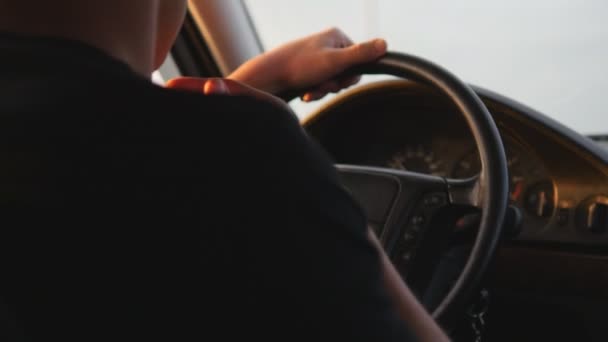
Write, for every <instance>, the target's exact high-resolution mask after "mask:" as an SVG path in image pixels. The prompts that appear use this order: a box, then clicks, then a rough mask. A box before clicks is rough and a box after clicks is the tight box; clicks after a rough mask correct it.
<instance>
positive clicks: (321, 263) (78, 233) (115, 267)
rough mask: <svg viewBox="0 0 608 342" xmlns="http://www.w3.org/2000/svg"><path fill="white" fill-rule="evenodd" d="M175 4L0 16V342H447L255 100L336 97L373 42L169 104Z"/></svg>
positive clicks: (65, 5) (15, 8)
mask: <svg viewBox="0 0 608 342" xmlns="http://www.w3.org/2000/svg"><path fill="white" fill-rule="evenodd" d="M185 7H186V1H182V0H129V1H124V0H105V1H93V0H78V1H73V0H54V1H43V0H38V1H27V2H25V1H22V0H0V32H1V33H0V51H1V53H0V114H1V115H0V137H1V138H0V160H1V165H2V167H1V170H0V184H1V188H0V189H1V191H0V208H1V210H2V229H1V230H0V272H1V273H0V274H2V277H1V280H0V340H2V341H9V340H28V341H29V340H51V339H58V340H64V341H65V340H79V341H80V340H82V341H86V340H127V339H128V340H144V339H150V338H156V339H158V338H163V339H171V340H203V339H205V338H207V339H210V338H213V337H214V336H217V337H215V338H214V339H221V340H232V339H234V338H236V337H238V336H246V337H247V338H248V339H256V338H259V337H262V338H266V339H275V338H281V339H285V340H330V339H332V338H335V339H338V340H366V341H404V340H408V339H410V338H416V339H419V340H434V341H439V340H444V339H446V337H445V335H444V334H443V333H442V332H441V330H440V329H439V328H438V327H437V325H436V324H435V323H434V322H433V320H432V319H431V318H430V317H429V315H428V314H427V313H426V312H425V311H424V309H422V308H421V306H420V305H419V304H418V303H417V302H416V300H415V299H414V297H413V296H412V295H411V293H410V292H409V290H408V289H407V288H406V287H405V285H404V284H403V283H402V282H401V280H400V279H399V277H398V275H397V274H396V272H395V271H394V269H393V268H392V266H391V265H390V262H388V260H387V258H386V256H385V255H384V254H383V252H382V251H381V249H380V247H379V245H378V244H377V241H376V240H375V238H374V237H373V236H372V235H371V234H370V233H369V232H368V231H367V229H366V222H365V218H364V216H363V214H362V212H361V211H360V209H359V208H358V207H357V206H356V205H355V203H353V201H352V199H351V198H350V197H349V196H348V195H347V194H346V193H345V191H344V190H343V189H342V188H341V186H340V185H339V184H338V180H337V177H336V173H335V169H334V168H333V166H332V165H331V163H330V162H329V160H327V158H326V157H325V156H324V155H323V154H322V153H321V151H319V150H318V149H317V148H316V147H315V146H314V145H313V144H311V142H310V141H309V140H308V139H307V137H306V136H305V134H304V133H303V132H302V130H301V128H300V127H299V125H298V122H297V120H296V119H295V118H294V117H293V115H291V114H290V113H288V112H287V111H285V110H284V109H282V108H280V107H279V106H277V105H275V103H271V102H269V101H264V100H260V99H259V97H266V98H269V99H271V100H272V101H274V99H273V98H272V97H269V95H267V94H266V93H265V92H272V93H275V94H276V93H278V92H282V91H285V90H289V89H311V91H310V92H309V93H307V94H306V95H304V97H305V99H307V100H314V99H317V98H320V97H322V96H323V95H324V94H325V93H327V92H331V91H336V90H339V89H341V88H343V87H345V86H348V85H350V84H352V83H354V82H356V80H353V79H350V80H336V79H333V78H334V77H335V75H337V74H339V73H340V72H341V71H343V70H344V69H346V68H348V67H350V66H353V65H356V64H358V63H363V62H368V61H372V60H374V59H376V58H378V57H379V56H381V55H382V54H384V53H385V51H386V44H385V43H384V41H382V40H374V41H370V42H365V43H362V44H352V42H350V41H349V40H348V38H347V37H346V36H345V35H343V34H342V33H341V32H339V31H337V30H329V31H326V32H322V33H319V34H316V35H313V36H311V37H308V38H304V39H302V40H299V41H296V42H293V43H291V44H288V45H285V46H283V47H281V48H279V49H277V50H275V51H271V52H269V53H267V54H265V55H262V56H260V57H257V58H255V59H253V60H251V61H249V62H248V63H246V64H245V65H244V66H242V67H241V68H240V69H238V70H237V71H236V72H235V73H234V74H233V75H231V76H230V77H229V79H230V80H218V79H214V80H211V81H210V82H208V83H204V88H205V92H206V93H207V94H232V95H235V94H236V95H239V96H217V95H215V96H204V95H201V94H198V93H196V92H190V91H182V90H176V89H163V88H160V87H157V86H155V85H153V84H152V83H151V82H150V80H149V75H150V74H151V73H152V71H153V70H154V69H155V68H157V67H158V66H159V65H160V63H161V62H162V61H163V60H164V58H165V56H166V54H167V52H168V51H169V48H170V47H171V45H172V43H173V39H174V38H175V36H176V33H177V31H178V29H179V27H180V25H181V21H182V20H183V16H184V13H185ZM233 81H240V82H242V83H236V82H233ZM180 82H182V81H180ZM188 82H190V81H187V82H186V84H184V83H179V82H178V83H177V84H174V86H176V87H178V88H179V87H182V88H188V87H189V86H191V85H192V83H188ZM197 82H198V81H197ZM243 84H246V85H248V86H245V85H243ZM252 88H257V90H255V89H252ZM242 95H247V96H242ZM249 95H254V96H249Z"/></svg>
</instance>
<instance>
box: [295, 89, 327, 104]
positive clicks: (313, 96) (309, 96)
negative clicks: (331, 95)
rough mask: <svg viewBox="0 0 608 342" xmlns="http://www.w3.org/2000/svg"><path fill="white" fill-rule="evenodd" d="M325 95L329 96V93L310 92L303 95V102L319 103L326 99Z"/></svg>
mask: <svg viewBox="0 0 608 342" xmlns="http://www.w3.org/2000/svg"><path fill="white" fill-rule="evenodd" d="M325 95H327V93H324V92H320V91H310V92H308V93H306V94H304V95H302V97H301V100H302V101H304V102H312V101H317V100H320V99H322V98H324V97H325Z"/></svg>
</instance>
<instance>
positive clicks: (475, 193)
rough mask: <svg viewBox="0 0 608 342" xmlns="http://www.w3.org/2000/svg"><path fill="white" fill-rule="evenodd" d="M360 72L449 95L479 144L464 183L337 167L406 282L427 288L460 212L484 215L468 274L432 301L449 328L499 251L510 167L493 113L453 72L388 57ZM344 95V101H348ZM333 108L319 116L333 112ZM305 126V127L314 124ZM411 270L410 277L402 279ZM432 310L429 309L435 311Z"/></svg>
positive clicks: (405, 57)
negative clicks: (476, 166) (472, 172)
mask: <svg viewBox="0 0 608 342" xmlns="http://www.w3.org/2000/svg"><path fill="white" fill-rule="evenodd" d="M349 72H350V73H354V74H388V75H393V76H398V77H402V78H407V79H410V80H413V81H416V82H419V83H423V84H425V85H428V86H430V87H432V88H434V89H436V90H438V91H439V92H440V93H441V94H442V95H445V96H446V97H447V98H448V99H449V100H451V101H452V102H453V104H454V105H455V106H456V107H457V108H458V109H459V111H460V112H461V113H462V115H463V116H464V118H465V120H466V122H467V124H468V126H469V128H470V130H471V132H472V135H473V137H474V139H475V142H476V144H477V150H478V151H479V157H480V160H481V173H480V174H479V175H478V176H477V177H473V178H470V179H466V180H455V179H447V178H441V177H435V176H430V175H425V174H420V173H413V172H406V171H399V170H393V169H387V168H380V167H366V166H355V165H336V167H337V169H338V171H339V173H340V178H341V180H342V182H343V184H344V185H345V186H346V188H347V189H348V190H350V192H351V194H352V195H353V197H355V199H357V200H358V201H359V202H360V204H361V205H362V207H363V209H364V210H365V212H366V214H367V216H368V221H369V222H370V226H372V227H375V230H376V232H378V233H380V240H381V242H382V244H383V247H384V248H385V250H386V252H387V253H388V255H389V257H391V259H392V260H393V262H394V263H395V265H396V266H397V268H398V270H399V271H400V272H401V273H402V275H404V276H406V278H407V282H408V285H410V287H412V288H413V289H414V290H416V288H418V289H419V290H423V288H424V286H428V284H429V282H430V278H431V277H432V274H433V268H434V267H436V265H437V263H438V260H439V259H440V258H439V255H440V254H441V252H442V249H443V247H444V246H445V245H444V241H442V240H444V239H445V238H446V234H447V233H448V232H447V231H448V227H447V226H446V223H447V221H448V218H449V217H450V216H451V215H452V214H453V213H454V212H459V213H461V214H462V210H463V209H466V208H469V209H474V210H480V211H481V219H480V223H479V228H478V230H477V233H476V237H475V240H474V242H473V244H472V247H471V250H470V253H469V256H468V259H466V263H465V264H464V268H463V270H462V272H461V273H460V274H459V275H458V276H457V279H455V281H453V282H451V284H450V285H449V286H448V288H447V289H446V291H443V292H442V294H441V295H440V298H438V299H437V300H435V301H434V302H433V303H430V304H428V303H427V309H429V310H430V311H431V313H432V315H433V317H434V318H435V319H436V320H437V321H438V322H440V323H441V324H443V325H444V326H446V325H449V322H451V318H453V316H455V314H457V313H462V312H463V310H464V309H465V306H466V305H467V303H468V302H469V300H470V297H471V295H472V294H473V292H474V291H475V290H476V289H477V285H478V284H479V281H480V278H481V276H482V275H483V273H484V271H485V269H486V268H487V266H488V263H489V261H490V259H491V257H492V255H493V254H494V252H495V250H496V245H497V242H498V240H499V238H500V236H501V230H502V226H503V220H504V218H505V212H506V209H507V205H508V202H507V201H508V194H509V185H508V170H507V162H506V158H505V151H504V147H503V144H502V140H501V138H500V135H499V132H498V129H497V127H496V124H495V123H494V121H493V119H492V117H491V115H490V113H489V112H488V110H487V108H486V107H485V105H484V104H483V102H482V101H481V100H480V99H479V97H478V96H477V95H476V94H475V92H473V90H471V88H470V87H469V86H467V85H466V84H464V83H463V82H462V81H460V80H459V79H458V78H456V77H455V76H454V75H452V74H451V73H450V72H448V71H446V70H444V69H442V68H441V67H439V66H437V65H435V64H433V63H431V62H428V61H426V60H423V59H421V58H418V57H415V56H411V55H406V54H399V53H393V52H391V53H388V54H387V55H386V56H384V57H383V58H381V59H379V60H378V61H376V62H374V63H371V64H367V65H362V66H359V67H357V68H356V69H354V70H350V71H349ZM348 101H349V98H348V97H346V98H342V99H341V101H340V102H339V103H340V104H344V103H345V102H346V103H348ZM331 109H332V107H331V106H330V107H327V108H325V109H324V110H322V112H319V113H317V115H316V116H315V117H323V116H324V115H329V113H330V112H331ZM315 122H316V120H315V121H313V123H312V124H310V125H305V126H307V127H305V128H307V129H310V127H309V126H312V125H314V123H315ZM404 273H407V274H404ZM429 306H430V307H429Z"/></svg>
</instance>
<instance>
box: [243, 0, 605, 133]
mask: <svg viewBox="0 0 608 342" xmlns="http://www.w3.org/2000/svg"><path fill="white" fill-rule="evenodd" d="M246 4H247V5H248V7H249V11H250V13H251V16H252V17H253V20H254V22H255V24H256V27H257V30H258V33H259V35H260V38H261V40H262V42H263V44H264V46H265V48H266V49H269V48H272V47H275V46H277V45H280V44H282V43H284V42H287V41H289V40H291V39H295V38H299V37H301V36H304V35H307V34H310V33H313V32H316V31H319V30H322V29H325V28H327V27H331V26H336V27H339V28H341V29H342V30H343V31H344V32H346V33H347V34H348V35H349V36H350V37H351V38H353V39H354V40H355V41H361V40H364V39H369V38H375V37H383V38H386V39H387V41H388V43H389V49H390V50H392V51H400V52H407V53H411V54H415V55H418V56H421V57H424V58H426V59H429V60H431V61H434V62H435V63H438V64H439V65H442V66H443V67H445V68H447V69H448V70H450V71H452V72H454V73H455V74H456V75H457V76H458V77H460V78H461V79H463V80H464V81H466V82H468V83H470V84H474V85H478V86H481V87H483V88H487V89H490V90H493V91H496V92H498V93H501V94H503V95H505V96H507V97H510V98H512V99H514V100H517V101H519V102H522V103H524V104H526V105H528V106H530V107H532V108H534V109H537V110H539V111H540V112H542V113H544V114H546V115H548V116H550V117H552V118H554V119H556V120H558V121H560V122H562V123H564V124H565V125H567V126H569V127H570V128H573V129H574V130H576V131H578V132H580V133H584V134H596V133H607V132H608V113H605V109H604V108H603V105H604V104H606V103H607V102H608V100H607V99H606V97H607V96H608V94H606V91H608V21H606V19H605V17H606V13H608V1H605V0H578V1H572V0H508V1H507V0H501V1H490V0H467V1H440V0H307V1H285V0H246ZM369 79H370V78H369V77H368V78H366V79H365V80H366V81H369ZM292 105H293V107H294V109H295V110H296V111H297V112H298V114H299V115H300V116H304V115H306V114H308V113H310V112H311V111H313V110H314V108H315V107H316V106H318V104H311V105H307V104H302V103H297V101H294V103H292Z"/></svg>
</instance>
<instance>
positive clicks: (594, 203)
mask: <svg viewBox="0 0 608 342" xmlns="http://www.w3.org/2000/svg"><path fill="white" fill-rule="evenodd" d="M578 222H579V225H580V226H581V227H582V228H584V229H585V230H586V231H588V232H590V233H593V234H602V233H606V232H608V197H606V196H594V197H591V198H589V199H587V200H585V201H584V202H583V203H581V205H580V206H579V210H578Z"/></svg>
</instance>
